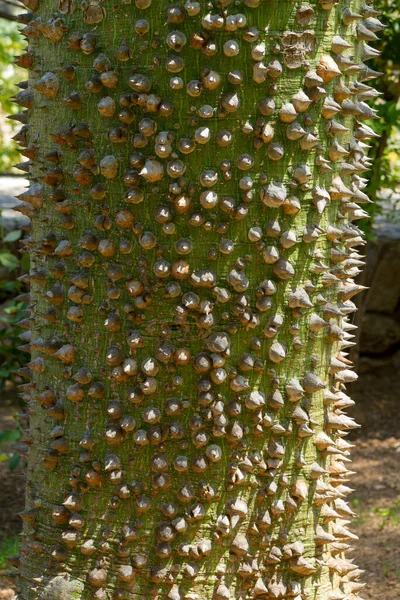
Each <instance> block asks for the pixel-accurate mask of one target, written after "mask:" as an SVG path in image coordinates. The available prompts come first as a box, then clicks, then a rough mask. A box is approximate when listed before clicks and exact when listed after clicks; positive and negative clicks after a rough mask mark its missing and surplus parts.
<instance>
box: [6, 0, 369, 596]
mask: <svg viewBox="0 0 400 600" xmlns="http://www.w3.org/2000/svg"><path fill="white" fill-rule="evenodd" d="M29 7H30V8H31V10H33V11H35V12H34V14H33V15H32V17H31V18H30V19H29V20H27V26H26V28H25V34H26V36H27V37H28V38H29V48H28V49H27V52H26V53H25V54H24V55H22V56H21V57H19V58H18V59H17V62H18V64H20V65H23V66H27V67H28V68H30V69H31V72H30V79H29V85H25V84H24V85H23V86H21V89H22V91H21V92H19V93H18V94H17V96H16V99H17V101H19V102H20V103H21V105H22V106H23V107H24V108H25V109H26V111H24V112H22V113H20V114H19V115H17V117H16V118H17V119H19V120H20V121H22V122H23V123H25V122H26V121H27V120H28V122H29V126H27V125H24V126H23V127H22V129H21V131H20V133H19V134H18V135H17V136H16V139H17V141H18V142H19V143H20V144H21V145H22V146H23V148H24V150H23V153H24V155H25V156H26V157H27V158H28V159H29V160H28V162H27V163H25V164H24V169H25V170H27V171H28V172H30V177H31V186H30V188H29V189H28V190H27V191H26V192H25V193H24V194H22V195H21V196H20V200H21V201H22V202H21V205H20V206H19V210H20V211H21V212H23V213H24V214H27V215H29V216H30V217H31V218H32V232H31V238H27V239H26V240H25V245H26V246H27V247H28V248H29V249H30V252H31V256H32V269H31V274H30V276H29V281H30V285H31V294H30V300H29V301H30V302H31V304H30V306H29V310H30V312H31V315H30V319H29V322H28V326H29V325H31V326H32V335H31V336H26V333H24V334H23V336H24V337H23V341H24V342H26V343H27V344H28V345H29V349H30V350H31V352H32V360H31V362H30V363H29V365H28V366H27V367H26V368H24V369H22V370H21V372H20V374H21V375H22V376H24V377H26V378H27V379H31V380H32V382H31V383H28V384H25V385H24V386H23V388H24V389H23V393H24V396H25V397H28V398H30V404H29V411H30V418H31V423H30V434H31V438H32V442H31V441H29V444H27V448H28V447H29V445H31V444H32V447H31V453H30V458H29V467H28V481H29V483H28V501H27V509H26V511H25V512H24V513H22V514H21V517H22V518H23V520H24V527H25V533H24V541H23V545H22V561H21V573H22V578H21V581H20V592H19V598H20V600H45V599H48V598H50V597H51V598H52V600H54V598H55V596H54V594H56V593H57V594H58V595H60V600H61V597H62V599H63V600H72V599H73V598H75V596H74V594H75V595H76V593H79V597H80V599H81V600H106V599H108V600H111V599H112V600H133V599H134V598H135V599H136V598H137V597H140V598H146V599H147V598H154V599H160V600H161V599H164V598H168V599H170V600H186V599H187V600H200V599H204V600H229V599H231V600H233V599H235V600H249V599H250V598H277V599H279V598H282V599H283V598H287V599H292V598H293V599H294V600H300V599H301V600H306V599H309V600H311V599H312V600H340V599H343V600H344V599H345V598H346V600H355V599H356V598H358V595H357V594H358V590H359V589H360V587H361V584H360V583H359V582H358V581H357V580H358V577H359V572H358V571H357V570H356V567H354V566H353V565H352V563H351V562H350V561H348V560H346V559H345V558H344V553H345V552H346V550H347V549H348V546H349V544H348V542H350V541H351V540H352V539H354V535H353V534H352V533H351V532H350V531H349V529H348V527H347V525H348V518H349V517H351V516H352V512H351V510H350V509H349V507H348V506H347V504H346V502H345V500H344V498H345V497H346V495H347V494H348V493H349V492H350V491H351V490H350V488H349V487H347V486H346V485H345V483H346V481H347V479H348V476H349V475H350V474H351V472H350V471H349V470H348V462H349V458H348V454H349V448H350V444H348V443H347V442H345V441H344V439H343V437H344V436H345V435H346V433H347V432H348V430H350V429H352V428H353V427H355V426H356V424H355V423H354V421H353V420H352V419H350V418H348V417H347V416H346V415H345V414H344V412H343V411H344V409H345V408H346V407H348V406H350V405H351V400H350V399H349V398H348V396H347V395H346V394H345V393H344V386H345V384H346V383H347V382H349V381H352V380H353V379H354V378H355V375H354V373H353V371H352V370H351V368H352V364H351V362H350V361H349V360H348V359H347V356H346V352H345V349H346V348H347V347H349V346H351V345H353V342H352V338H353V336H352V333H351V331H352V326H351V324H350V323H349V321H348V315H351V313H352V312H353V311H354V310H355V305H354V304H353V302H352V300H351V299H352V297H353V296H354V295H355V294H357V293H358V292H359V291H361V290H362V286H357V285H355V284H354V282H353V279H354V277H355V276H356V275H357V273H358V272H359V268H360V266H361V265H362V264H363V263H362V260H361V258H362V257H361V256H360V255H359V254H358V252H357V251H356V250H355V247H356V246H357V245H359V244H361V243H363V242H362V237H361V235H360V231H359V229H358V228H357V227H356V225H354V224H353V223H352V221H354V220H356V219H358V218H362V217H364V216H365V214H366V213H365V211H364V210H363V209H362V208H361V206H360V204H361V205H362V204H363V203H365V202H368V198H367V197H366V196H365V193H364V192H363V191H362V190H363V187H364V184H365V181H364V179H363V178H362V173H363V172H364V171H365V170H367V168H368V161H367V159H366V157H365V148H366V144H365V141H366V140H368V138H370V137H372V136H373V135H374V133H373V131H372V130H371V128H370V127H369V126H367V125H365V124H363V120H364V119H370V118H373V117H374V111H373V110H372V109H371V108H370V107H369V106H368V105H367V104H366V103H365V101H366V100H368V99H369V98H373V97H374V95H375V94H374V91H373V90H372V88H371V87H370V86H369V85H367V84H366V83H365V82H366V81H368V80H369V79H370V78H372V77H374V76H375V75H376V73H375V72H373V71H372V70H371V69H369V67H368V66H366V64H365V63H364V62H362V61H366V60H368V58H371V57H372V56H375V54H376V50H375V49H374V48H371V47H370V46H369V45H367V42H368V43H370V42H373V40H375V38H376V35H375V32H376V31H378V30H379V29H380V28H381V24H380V23H379V21H378V20H377V18H376V14H375V11H374V10H373V9H372V8H371V7H367V6H365V5H363V6H361V5H360V3H359V1H358V0H352V2H351V3H350V6H347V4H345V3H344V2H342V0H320V1H319V2H317V3H314V5H313V6H311V5H301V6H300V5H296V4H293V3H292V2H289V1H287V2H286V1H283V0H282V2H279V3H278V2H274V1H273V0H269V1H268V2H266V1H262V0H242V1H238V2H232V1H231V0H218V1H216V2H215V3H210V4H207V5H206V3H201V2H196V1H192V0H187V1H186V2H178V3H177V4H170V3H169V1H168V0H158V2H156V1H155V0H153V1H152V0H135V2H134V3H132V4H130V3H129V2H128V3H123V4H121V5H120V6H119V5H115V4H112V5H111V4H110V3H109V2H108V0H107V1H106V2H103V3H101V2H84V3H82V5H81V6H79V7H78V6H75V3H74V2H70V1H68V0H62V1H61V2H60V3H59V6H58V11H59V14H56V13H55V12H54V7H53V6H51V7H50V5H49V4H48V2H47V0H42V3H41V4H39V3H38V2H37V1H35V2H34V1H33V0H30V3H29ZM283 27H287V29H286V30H283ZM271 32H273V33H271ZM61 57H62V64H61V63H60V61H61ZM28 115H30V116H28ZM67 573H68V575H67ZM52 594H53V595H52Z"/></svg>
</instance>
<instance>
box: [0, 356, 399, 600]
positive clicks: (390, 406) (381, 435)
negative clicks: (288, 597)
mask: <svg viewBox="0 0 400 600" xmlns="http://www.w3.org/2000/svg"><path fill="white" fill-rule="evenodd" d="M399 366H400V365H397V364H396V362H393V361H392V362H389V361H388V362H386V363H383V364H381V365H379V364H377V363H375V364H371V363H370V362H368V360H367V359H364V360H361V362H360V364H359V368H358V371H359V373H360V379H359V380H358V382H357V383H356V384H353V386H352V389H351V390H350V392H351V395H352V397H353V398H354V400H356V406H355V407H354V408H353V410H352V416H354V417H355V418H356V419H357V420H358V422H360V423H361V424H362V425H363V427H362V429H361V430H359V431H357V433H356V434H355V435H354V436H353V439H354V443H355V444H356V447H355V448H354V449H353V452H352V459H353V465H352V469H353V470H354V471H355V472H356V473H355V475H353V478H352V484H351V485H352V487H353V488H354V492H353V493H352V495H351V496H350V501H351V505H352V508H353V510H354V511H355V512H356V517H355V519H354V521H353V528H352V529H353V531H354V533H356V534H357V535H358V536H359V541H358V542H355V543H354V552H353V555H352V558H354V562H355V563H356V564H357V565H359V567H360V568H361V569H364V571H365V573H364V575H363V578H364V582H365V583H366V587H365V589H364V590H363V591H362V594H361V595H362V598H363V600H376V599H377V598H381V599H382V600H399V599H400V467H399V465H400V421H399V418H398V415H399V404H400V381H399V377H398V372H399V371H398V367H399ZM15 412H18V407H16V406H15V404H13V403H12V402H11V401H10V400H7V399H6V400H3V399H2V400H1V402H0V431H1V430H3V429H4V428H9V427H11V426H12V415H13V414H14V413H15ZM23 489H24V479H23V476H22V474H21V473H20V472H19V470H17V471H14V472H13V473H10V472H9V469H8V465H7V463H4V462H0V506H1V507H2V510H1V511H0V540H1V539H4V538H8V537H10V536H12V535H15V534H16V533H18V532H19V530H20V523H19V518H18V517H16V516H15V513H16V512H18V511H20V510H22V508H23ZM13 597H14V592H13V591H12V589H11V588H10V585H9V583H8V582H7V580H6V579H5V578H4V577H3V578H1V574H0V600H12V598H13Z"/></svg>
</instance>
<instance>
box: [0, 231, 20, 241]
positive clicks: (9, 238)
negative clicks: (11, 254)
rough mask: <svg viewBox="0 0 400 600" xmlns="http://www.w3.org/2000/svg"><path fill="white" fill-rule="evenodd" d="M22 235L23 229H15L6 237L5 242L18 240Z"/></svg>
mask: <svg viewBox="0 0 400 600" xmlns="http://www.w3.org/2000/svg"><path fill="white" fill-rule="evenodd" d="M21 235H22V231H21V229H13V230H12V231H9V232H8V233H7V235H6V236H5V237H4V239H3V242H16V241H17V240H19V238H20V237H21Z"/></svg>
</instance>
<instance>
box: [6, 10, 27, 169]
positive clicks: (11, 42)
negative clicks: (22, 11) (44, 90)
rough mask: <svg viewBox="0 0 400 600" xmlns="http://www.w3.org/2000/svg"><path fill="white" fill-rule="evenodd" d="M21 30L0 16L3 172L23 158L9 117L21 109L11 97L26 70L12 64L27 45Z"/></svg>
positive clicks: (16, 24) (12, 22)
mask: <svg viewBox="0 0 400 600" xmlns="http://www.w3.org/2000/svg"><path fill="white" fill-rule="evenodd" d="M19 30H20V26H19V25H18V23H15V22H14V21H7V20H6V19H0V173H9V172H10V171H11V169H12V167H13V165H14V164H15V163H17V162H20V155H19V153H18V151H17V150H16V148H15V145H14V144H13V142H12V140H11V139H10V134H11V135H12V134H13V130H15V129H18V127H13V125H12V121H6V116H7V115H9V114H15V113H17V112H19V107H18V106H17V105H16V104H14V103H13V102H12V100H11V97H12V96H13V95H14V94H15V92H16V91H17V88H16V85H17V83H18V82H19V81H21V80H22V79H24V74H25V71H24V70H23V69H21V68H20V67H16V66H15V65H14V64H13V61H14V58H15V56H18V55H19V54H22V51H23V48H24V46H25V44H24V41H23V38H22V36H21V34H20V31H19Z"/></svg>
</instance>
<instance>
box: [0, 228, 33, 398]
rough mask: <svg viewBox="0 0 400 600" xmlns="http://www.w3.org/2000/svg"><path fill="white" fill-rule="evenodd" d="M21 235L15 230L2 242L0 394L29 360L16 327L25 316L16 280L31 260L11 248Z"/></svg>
mask: <svg viewBox="0 0 400 600" xmlns="http://www.w3.org/2000/svg"><path fill="white" fill-rule="evenodd" d="M21 235H22V231H21V230H20V229H15V230H13V231H10V232H9V233H7V235H5V236H3V235H2V236H1V240H0V273H1V271H2V273H1V274H0V303H1V304H2V306H1V309H0V391H1V390H3V389H4V387H5V385H6V383H7V382H13V383H15V375H14V373H13V371H15V370H16V369H18V368H20V367H21V366H23V365H24V364H25V363H26V362H27V358H28V355H27V354H26V353H25V352H22V351H21V350H18V346H19V345H20V344H21V340H20V339H19V334H20V333H22V329H21V328H20V327H19V326H18V324H17V323H18V322H19V321H20V320H21V319H22V318H23V317H24V315H25V310H26V303H25V302H20V301H18V300H16V299H15V297H16V296H17V295H18V294H20V293H21V291H23V290H22V283H21V282H20V281H17V279H16V277H17V276H18V275H19V272H20V271H26V270H27V268H28V259H27V255H23V256H22V258H20V257H19V256H18V255H17V254H16V253H15V249H14V252H13V247H12V244H14V245H15V242H16V241H17V240H18V239H19V238H20V237H21ZM1 267H3V269H1ZM7 272H8V273H10V272H11V273H12V277H13V278H12V280H10V279H9V278H8V277H6V276H5V275H6V274H7Z"/></svg>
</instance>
